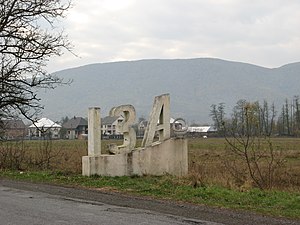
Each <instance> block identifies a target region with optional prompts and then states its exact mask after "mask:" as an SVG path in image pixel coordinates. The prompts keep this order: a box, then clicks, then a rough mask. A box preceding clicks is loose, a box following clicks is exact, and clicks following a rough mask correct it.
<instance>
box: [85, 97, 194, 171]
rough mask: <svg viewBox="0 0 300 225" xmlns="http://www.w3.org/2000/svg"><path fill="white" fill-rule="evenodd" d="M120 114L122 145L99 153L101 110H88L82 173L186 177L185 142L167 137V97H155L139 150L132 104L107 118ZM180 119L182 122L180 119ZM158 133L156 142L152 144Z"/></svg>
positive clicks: (119, 108) (168, 111) (113, 109)
mask: <svg viewBox="0 0 300 225" xmlns="http://www.w3.org/2000/svg"><path fill="white" fill-rule="evenodd" d="M121 114H123V116H124V118H125V119H124V121H123V122H122V123H120V124H119V127H118V129H119V130H121V131H122V132H123V134H124V142H123V144H122V145H120V146H117V145H115V144H114V145H111V146H110V148H109V152H110V153H111V154H110V155H104V154H101V137H100V134H101V132H100V108H89V134H88V156H83V157H82V174H83V175H85V176H90V175H93V174H98V175H103V176H131V175H146V174H148V175H163V174H172V175H176V176H183V175H186V174H187V172H188V149H187V140H186V139H185V138H184V137H183V135H181V136H180V138H170V96H169V94H164V95H160V96H157V97H155V99H154V104H153V108H152V111H151V113H150V117H149V122H148V125H147V128H146V130H145V135H144V137H143V141H142V147H140V148H135V145H136V134H135V131H134V129H133V128H132V127H131V126H132V125H133V124H134V121H135V118H136V112H135V109H134V107H133V106H132V105H121V106H118V107H114V108H112V109H111V111H110V116H119V115H121ZM181 120H182V119H181ZM177 132H178V131H177ZM156 134H158V141H156V142H154V137H155V135H156Z"/></svg>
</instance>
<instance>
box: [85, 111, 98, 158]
mask: <svg viewBox="0 0 300 225" xmlns="http://www.w3.org/2000/svg"><path fill="white" fill-rule="evenodd" d="M100 118H101V117H100V108H96V107H92V108H89V114H88V155H89V156H98V155H101V120H100Z"/></svg>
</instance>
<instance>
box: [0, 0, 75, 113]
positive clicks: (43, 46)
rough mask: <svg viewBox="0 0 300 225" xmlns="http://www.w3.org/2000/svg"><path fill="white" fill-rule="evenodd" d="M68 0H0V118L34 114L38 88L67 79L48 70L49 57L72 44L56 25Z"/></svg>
mask: <svg viewBox="0 0 300 225" xmlns="http://www.w3.org/2000/svg"><path fill="white" fill-rule="evenodd" d="M69 7H70V2H69V1H61V0H0V81H1V84H0V85H1V89H0V118H1V119H3V118H9V117H12V116H15V115H20V114H21V115H23V116H25V117H26V118H27V119H31V118H33V116H34V115H36V114H37V113H38V112H39V111H40V109H42V105H41V104H40V99H39V97H38V96H37V92H38V90H39V89H41V88H55V87H56V86H57V85H59V84H62V83H67V82H68V81H63V80H62V79H61V78H59V77H57V76H55V75H53V74H49V73H47V71H46V69H45V67H46V65H47V62H48V61H49V58H50V57H52V56H60V55H61V54H62V50H63V49H67V50H70V48H71V46H70V43H69V41H68V40H67V37H66V36H65V35H64V33H63V30H62V29H59V28H57V27H56V26H55V25H56V24H57V22H58V20H59V19H61V18H63V17H64V16H65V12H66V11H67V10H68V9H69Z"/></svg>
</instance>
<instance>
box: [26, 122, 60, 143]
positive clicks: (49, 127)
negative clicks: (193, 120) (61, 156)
mask: <svg viewBox="0 0 300 225" xmlns="http://www.w3.org/2000/svg"><path fill="white" fill-rule="evenodd" d="M60 129H61V125H59V124H57V123H55V122H53V121H52V120H50V119H47V118H42V119H40V120H38V121H37V122H35V123H33V124H32V125H30V126H29V129H28V131H29V137H30V138H31V139H35V138H37V139H40V138H50V139H57V138H59V131H60Z"/></svg>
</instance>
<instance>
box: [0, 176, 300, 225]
mask: <svg viewBox="0 0 300 225" xmlns="http://www.w3.org/2000/svg"><path fill="white" fill-rule="evenodd" d="M0 224H1V225H14V224H16V225H17V224H18V225H27V224H28V225H29V224H30V225H32V224H39V225H40V224H55V225H56V224H74V225H85V224H89V225H93V224H110V225H116V224H118V225H122V224H132V225H135V224H157V225H171V224H174V225H177V224H180V225H181V224H182V225H193V224H199V225H202V224H203V225H217V224H219V225H221V224H232V225H235V224H245V225H247V224H256V225H257V224H270V225H279V224H280V225H291V224H293V225H295V224H300V221H292V220H286V219H278V218H271V217H264V216H259V215H256V214H251V213H245V212H236V211H231V210H224V209H216V208H210V207H206V206H195V205H191V204H183V203H182V204H178V203H176V202H170V201H157V200H153V199H146V198H139V197H133V196H128V195H122V194H119V193H105V192H101V191H99V190H89V189H80V188H71V187H60V186H54V185H46V184H35V183H29V182H19V181H13V180H6V179H0Z"/></svg>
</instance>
